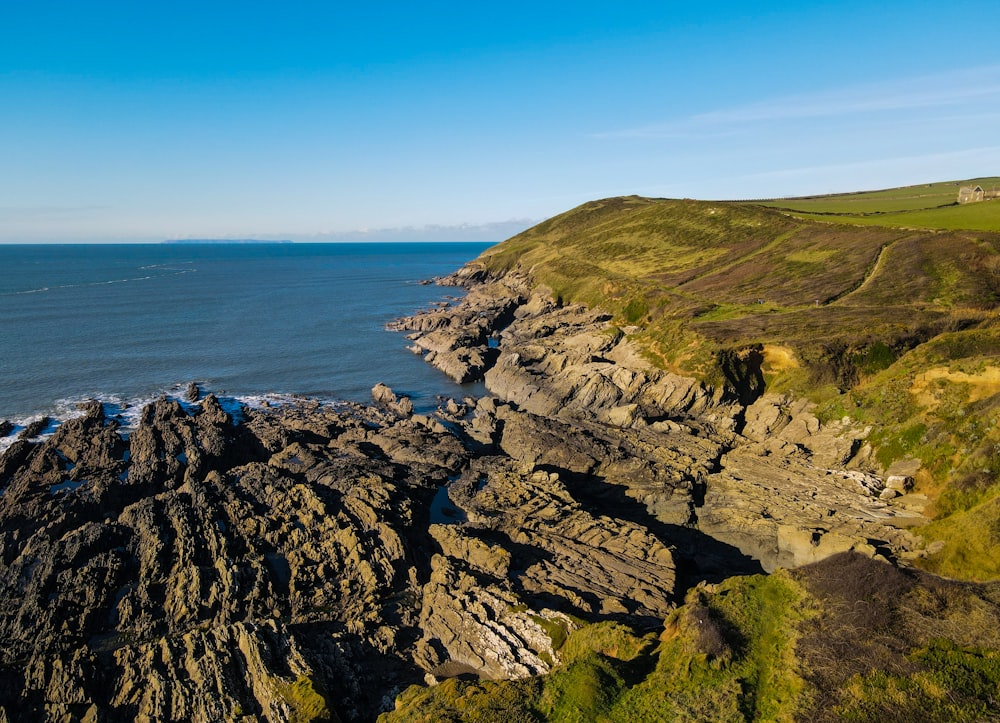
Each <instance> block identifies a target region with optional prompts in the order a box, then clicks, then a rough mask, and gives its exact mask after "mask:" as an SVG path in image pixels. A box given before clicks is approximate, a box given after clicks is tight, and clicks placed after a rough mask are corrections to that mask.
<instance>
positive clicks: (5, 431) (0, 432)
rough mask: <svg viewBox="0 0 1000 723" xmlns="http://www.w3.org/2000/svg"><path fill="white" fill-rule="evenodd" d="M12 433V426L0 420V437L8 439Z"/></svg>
mask: <svg viewBox="0 0 1000 723" xmlns="http://www.w3.org/2000/svg"><path fill="white" fill-rule="evenodd" d="M13 431H14V424H13V423H12V422H9V421H7V420H6V419H0V437H8V436H10V433H11V432H13Z"/></svg>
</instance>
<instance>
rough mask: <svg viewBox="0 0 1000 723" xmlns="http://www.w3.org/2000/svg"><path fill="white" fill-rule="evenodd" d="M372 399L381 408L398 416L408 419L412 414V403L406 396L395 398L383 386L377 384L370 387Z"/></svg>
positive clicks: (393, 393)
mask: <svg viewBox="0 0 1000 723" xmlns="http://www.w3.org/2000/svg"><path fill="white" fill-rule="evenodd" d="M372 399H374V400H375V402H376V403H377V404H379V405H381V406H382V407H384V408H386V409H388V410H390V411H392V412H394V413H396V414H398V415H399V416H401V417H408V416H410V415H411V414H413V402H412V400H411V399H410V398H409V397H407V396H399V397H397V396H396V393H395V392H393V391H392V389H390V388H389V387H388V386H386V385H385V384H382V383H379V384H376V385H375V386H374V387H372Z"/></svg>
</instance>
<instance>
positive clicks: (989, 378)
mask: <svg viewBox="0 0 1000 723" xmlns="http://www.w3.org/2000/svg"><path fill="white" fill-rule="evenodd" d="M939 379H944V380H946V381H949V382H952V383H954V384H968V385H969V396H968V398H967V399H966V401H967V402H968V403H970V404H971V403H972V402H978V401H979V400H980V399H986V398H987V397H992V396H993V395H994V394H997V393H1000V367H994V366H990V367H986V368H985V369H984V370H983V371H982V373H980V374H966V373H965V372H953V371H951V370H950V369H948V367H934V368H933V369H928V370H927V371H925V372H924V373H923V374H918V375H917V376H916V377H915V378H914V380H913V384H912V385H911V386H910V394H912V395H913V396H914V397H915V398H916V400H917V403H918V404H920V405H921V406H923V407H935V406H937V403H938V401H937V398H936V397H935V396H934V394H933V392H931V391H930V390H929V387H930V386H931V384H933V383H934V382H936V381H938V380H939Z"/></svg>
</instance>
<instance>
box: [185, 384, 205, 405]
mask: <svg viewBox="0 0 1000 723" xmlns="http://www.w3.org/2000/svg"><path fill="white" fill-rule="evenodd" d="M184 399H185V401H188V402H192V403H193V402H197V401H198V400H199V399H201V389H200V388H199V387H198V384H197V383H196V382H191V383H190V384H188V386H187V391H186V392H185V393H184Z"/></svg>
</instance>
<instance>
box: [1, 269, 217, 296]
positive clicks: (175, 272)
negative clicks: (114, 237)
mask: <svg viewBox="0 0 1000 723" xmlns="http://www.w3.org/2000/svg"><path fill="white" fill-rule="evenodd" d="M141 268H143V269H146V268H153V267H147V266H143V267H141ZM164 271H169V272H170V273H165V274H150V275H148V276H130V277H128V278H124V279H110V280H107V281H81V282H80V283H77V284H58V285H56V286H40V287H39V288H37V289H25V290H24V291H8V292H5V293H3V294H0V296H23V295H25V294H41V293H43V292H46V291H55V290H57V289H79V288H83V287H86V286H107V285H108V284H128V283H132V282H135V281H149V280H151V279H162V278H166V277H167V276H180V275H182V274H193V273H195V272H197V271H198V269H194V268H191V269H167V268H164Z"/></svg>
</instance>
